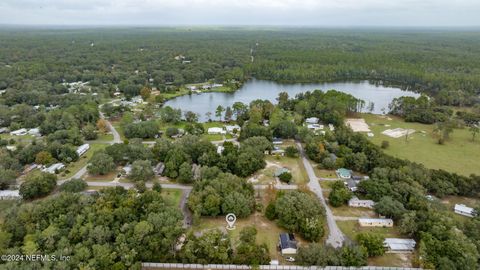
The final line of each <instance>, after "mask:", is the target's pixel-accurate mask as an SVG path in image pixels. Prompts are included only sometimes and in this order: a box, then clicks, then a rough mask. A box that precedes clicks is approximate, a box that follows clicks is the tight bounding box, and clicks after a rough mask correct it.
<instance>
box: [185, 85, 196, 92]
mask: <svg viewBox="0 0 480 270" xmlns="http://www.w3.org/2000/svg"><path fill="white" fill-rule="evenodd" d="M187 88H188V90H190V91H195V90H197V87H196V86H195V85H190V86H188V87H187Z"/></svg>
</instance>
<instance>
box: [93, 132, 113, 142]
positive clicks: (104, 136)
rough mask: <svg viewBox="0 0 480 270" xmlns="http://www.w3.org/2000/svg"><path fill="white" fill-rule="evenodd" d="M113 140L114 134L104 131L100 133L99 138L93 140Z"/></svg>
mask: <svg viewBox="0 0 480 270" xmlns="http://www.w3.org/2000/svg"><path fill="white" fill-rule="evenodd" d="M112 140H113V134H111V133H107V134H103V133H100V134H98V138H97V139H96V140H94V141H92V142H96V141H98V142H109V141H112Z"/></svg>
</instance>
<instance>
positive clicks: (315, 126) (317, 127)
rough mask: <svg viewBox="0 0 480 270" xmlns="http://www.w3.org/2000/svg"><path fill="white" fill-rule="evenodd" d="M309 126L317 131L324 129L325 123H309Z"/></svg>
mask: <svg viewBox="0 0 480 270" xmlns="http://www.w3.org/2000/svg"><path fill="white" fill-rule="evenodd" d="M307 128H308V129H310V130H313V131H317V130H322V129H323V125H320V124H308V125H307Z"/></svg>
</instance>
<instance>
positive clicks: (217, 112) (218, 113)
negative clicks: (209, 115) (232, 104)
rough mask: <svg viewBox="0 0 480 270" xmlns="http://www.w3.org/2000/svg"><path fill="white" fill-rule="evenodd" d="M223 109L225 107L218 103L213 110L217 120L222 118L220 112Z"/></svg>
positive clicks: (221, 112)
mask: <svg viewBox="0 0 480 270" xmlns="http://www.w3.org/2000/svg"><path fill="white" fill-rule="evenodd" d="M224 111H225V109H224V108H223V107H222V106H221V105H218V107H217V109H216V110H215V116H216V117H217V118H218V120H219V121H221V120H222V114H223V112H224Z"/></svg>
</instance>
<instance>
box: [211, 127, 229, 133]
mask: <svg viewBox="0 0 480 270" xmlns="http://www.w3.org/2000/svg"><path fill="white" fill-rule="evenodd" d="M207 132H208V134H226V133H227V132H226V131H225V130H223V128H221V127H211V128H208V131H207Z"/></svg>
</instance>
